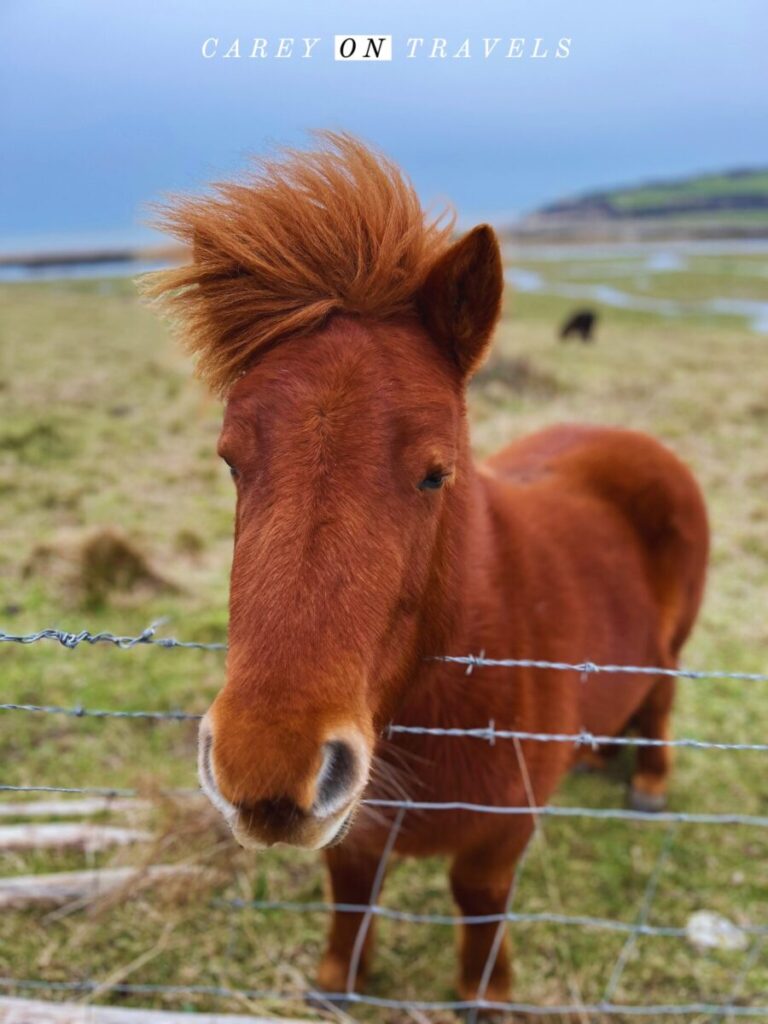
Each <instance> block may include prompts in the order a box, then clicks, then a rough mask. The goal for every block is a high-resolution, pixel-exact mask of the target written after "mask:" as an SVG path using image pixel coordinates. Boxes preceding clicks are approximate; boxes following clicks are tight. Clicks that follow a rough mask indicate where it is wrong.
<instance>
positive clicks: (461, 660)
mask: <svg viewBox="0 0 768 1024" xmlns="http://www.w3.org/2000/svg"><path fill="white" fill-rule="evenodd" d="M160 625H161V622H154V623H152V624H151V625H150V626H148V627H147V628H146V629H145V630H143V631H142V632H141V633H139V634H137V635H135V636H123V635H118V634H115V633H111V632H106V631H105V632H92V631H90V630H87V629H85V630H81V631H79V632H77V633H72V632H67V631H64V630H59V629H44V630H39V631H37V632H34V633H26V634H12V633H7V632H0V643H1V642H6V643H16V644H21V645H29V644H34V643H38V642H44V641H49V642H54V643H58V644H60V645H61V646H63V647H65V648H67V649H69V650H73V649H75V648H77V647H79V646H80V645H81V644H86V645H89V646H95V645H99V644H106V645H110V646H112V647H114V648H117V649H120V650H130V649H133V648H136V647H140V646H156V647H161V648H165V649H177V648H187V649H194V650H209V651H224V650H226V647H227V645H226V644H224V643H203V642H198V641H182V640H177V639H176V638H174V637H158V636H157V635H156V633H157V629H158V627H159V626H160ZM429 660H436V661H441V662H445V663H452V664H457V665H463V666H466V672H467V674H468V675H469V674H471V673H472V672H473V671H474V670H475V668H486V667H487V668H494V667H503V668H529V669H542V670H549V671H566V672H573V673H576V674H577V675H578V676H579V677H580V678H581V679H582V681H583V680H585V679H586V678H587V677H588V676H589V675H590V674H597V673H603V674H635V675H637V674H639V675H656V676H667V677H677V678H685V679H694V680H703V679H716V680H733V681H740V682H764V681H768V675H766V674H762V673H748V672H726V671H720V670H714V671H709V670H707V671H702V670H690V669H673V668H665V667H652V666H637V665H600V664H596V663H593V662H589V661H585V662H578V663H570V662H558V661H545V660H533V659H493V658H487V657H486V656H485V653H484V652H483V653H481V654H480V655H472V654H470V655H466V656H452V655H445V656H436V657H434V658H433V659H429ZM0 710H5V711H21V712H30V713H37V714H55V715H64V716H67V717H73V718H94V719H112V718H114V719H121V718H122V719H127V720H139V719H145V720H152V721H176V722H184V721H198V720H199V719H200V718H201V717H202V715H201V714H199V713H197V712H189V711H184V710H174V709H168V710H160V709H157V710H130V709H128V710H122V709H101V708H88V707H84V706H83V705H77V706H74V707H64V706H58V705H43V704H31V703H5V704H0ZM396 734H402V735H423V736H434V737H438V736H440V737H445V738H451V737H459V738H472V739H480V740H483V741H485V742H488V743H489V744H494V743H495V742H496V741H497V740H513V741H515V742H516V743H519V742H520V741H529V742H547V743H553V742H555V743H568V744H573V745H574V746H576V747H584V746H586V747H591V748H600V747H604V746H610V745H617V746H626V747H677V748H687V749H697V750H721V751H727V750H732V751H762V752H766V751H768V743H749V742H721V741H710V740H702V739H695V738H689V737H685V738H680V739H674V740H666V739H656V738H646V737H627V736H618V737H616V736H601V735H599V734H594V733H592V732H590V731H589V730H586V729H581V730H580V731H578V732H573V733H565V732H563V733H544V732H532V731H523V730H512V729H499V728H497V727H496V725H495V723H494V722H493V721H490V722H489V723H488V725H487V726H481V727H473V728H459V727H438V726H418V725H405V724H399V723H391V724H390V725H389V726H388V727H387V729H385V730H384V735H385V736H387V737H388V738H391V737H392V736H393V735H396ZM0 792H8V793H32V792H37V793H61V794H88V795H99V796H103V797H135V796H138V795H139V794H138V792H137V791H136V790H133V789H126V788H119V787H96V786H84V787H78V786H27V785H13V784H4V785H0ZM193 792H196V791H193V790H170V791H168V793H167V794H162V795H171V796H179V795H182V794H189V793H193ZM531 802H532V801H531ZM363 804H364V805H366V806H368V807H371V808H379V809H389V810H392V811H395V812H396V814H395V815H394V818H393V822H392V831H391V832H390V838H389V840H388V843H387V846H386V848H385V850H386V852H388V851H389V850H391V848H392V847H393V845H394V837H395V835H396V833H397V830H398V829H399V827H400V825H401V824H402V822H403V820H404V817H405V815H406V814H408V813H425V812H430V813H431V812H438V811H449V812H462V813H482V814H497V815H498V814H502V815H525V816H529V817H533V818H534V819H537V820H538V819H539V818H574V817H579V818H591V819H597V820H618V821H627V822H654V823H665V824H668V826H669V831H668V836H667V841H666V844H665V846H664V847H663V848H662V852H661V853H660V855H659V859H658V861H657V863H656V866H655V868H654V871H653V872H652V874H651V876H650V877H649V880H648V884H647V887H646V890H645V894H644V898H643V902H642V904H641V907H640V912H639V914H638V916H637V919H636V920H635V921H634V922H627V921H619V920H611V919H609V918H600V917H595V916H591V915H572V914H564V913H555V912H521V911H512V910H511V909H510V908H509V906H507V909H506V911H505V912H503V913H495V914H481V915H474V916H466V915H465V916H462V915H449V914H426V913H413V912H409V911H403V910H399V909H397V908H388V907H383V906H381V905H380V904H379V902H378V896H379V892H378V889H377V885H376V884H374V887H373V891H372V892H371V896H370V899H369V902H368V903H366V904H344V903H322V902H311V901H310V902H303V903H302V902H296V901H269V900H216V901H214V905H218V906H228V907H230V908H232V909H236V908H238V909H243V910H244V909H253V910H255V911H261V912H268V911H271V910H283V911H295V912H303V913H310V912H320V911H322V912H338V913H354V914H358V915H361V918H362V921H363V926H362V927H361V928H360V930H359V931H358V937H357V942H356V945H355V955H354V956H353V959H352V961H351V965H350V972H349V978H348V984H347V986H346V991H344V992H339V993H327V992H314V991H310V992H302V993H296V994H294V993H290V992H280V991H270V990H247V989H246V990H237V989H230V988H228V987H226V986H219V985H189V986H176V985H153V984H125V983H117V984H109V983H108V982H98V981H96V980H94V979H84V980H80V981H68V982H49V981H45V980H42V979H15V978H0V987H2V988H5V989H32V990H46V991H69V992H98V993H101V992H104V991H111V992H115V993H122V994H165V995H178V996H182V995H183V996H192V995H199V996H208V997H212V998H233V999H251V1000H272V999H275V1000H286V999H288V1000H291V999H305V998H307V997H309V998H310V999H313V1000H315V1001H316V1002H317V1003H318V1005H324V1004H325V1005H328V1004H329V1003H334V1004H348V1005H353V1004H359V1005H367V1006H372V1007H380V1008H387V1009H406V1010H408V1009H410V1010H436V1011H439V1010H453V1011H458V1012H461V1011H470V1012H471V1015H474V1014H475V1013H476V1011H478V1010H491V1011H499V1012H510V1013H523V1014H528V1015H531V1016H562V1017H572V1016H581V1017H583V1015H584V1014H585V1013H586V1014H589V1013H594V1014H603V1015H606V1016H626V1017H630V1016H655V1017H660V1016H664V1017H666V1016H669V1017H681V1016H700V1015H705V1016H707V1017H709V1018H710V1019H715V1018H723V1017H726V1018H728V1019H731V1018H735V1017H750V1018H761V1017H762V1018H763V1019H766V1018H768V1006H766V1007H762V1006H747V1005H743V1004H742V1003H738V1004H737V1003H736V1002H735V999H736V995H737V994H738V986H736V987H734V992H733V993H732V995H731V999H730V1001H729V1002H719V1003H718V1002H715V1003H707V1002H695V1003H679V1004H658V1005H639V1004H638V1005H632V1004H623V1003H617V1002H615V1001H614V999H613V997H614V993H615V991H616V988H617V987H618V983H619V980H620V978H621V976H622V973H623V971H624V968H625V966H626V964H627V963H628V961H629V958H630V956H631V955H632V953H633V951H634V949H635V945H636V942H637V940H638V939H639V938H640V937H645V936H658V937H676V938H681V937H685V936H687V934H688V933H687V930H686V929H685V928H682V927H679V926H674V925H669V924H649V923H648V920H647V919H648V915H649V912H650V908H651V903H652V901H653V898H654V895H655V890H656V886H657V882H658V877H659V873H660V871H661V870H662V866H663V863H664V859H665V858H666V856H667V855H668V851H669V842H670V841H671V836H672V834H673V833H672V830H673V829H674V828H676V827H677V825H678V824H695V825H744V826H753V827H760V828H765V827H768V816H765V815H751V814H742V813H725V814H716V813H697V812H675V811H661V812H653V813H649V812H643V811H635V810H629V809H624V808H597V807H571V806H557V805H548V806H543V807H538V806H531V805H525V806H516V805H495V804H480V803H471V802H467V801H461V800H454V801H445V802H431V801H419V800H410V799H402V800H388V799H376V798H371V799H367V800H364V801H363ZM664 851H666V852H664ZM385 866H386V855H384V856H383V857H382V860H381V862H380V865H379V871H378V872H377V879H379V876H381V878H383V871H384V868H385ZM380 887H381V886H380V884H379V885H378V888H380ZM374 917H382V918H388V919H390V920H396V921H403V922H408V923H425V924H440V925H456V924H462V925H482V924H498V925H499V926H500V927H501V925H503V924H506V923H538V924H549V925H558V926H573V927H585V928H595V929H602V930H606V931H612V932H618V933H621V934H624V935H625V936H626V941H625V944H624V946H623V947H622V949H621V951H620V953H619V957H618V959H617V961H616V964H615V965H614V968H613V971H612V972H611V975H610V978H609V980H608V985H607V988H606V990H605V993H604V996H603V999H602V1000H601V1001H599V1002H595V1003H593V1004H591V1005H588V1004H584V1003H582V1002H574V1003H571V1004H564V1005H559V1006H558V1005H556V1006H545V1005H541V1004H530V1003H524V1002H509V1003H499V1002H493V1001H489V1000H486V999H482V998H477V999H475V1000H407V999H395V998H384V997H378V996H369V995H361V994H359V993H356V992H354V991H353V985H352V982H353V980H354V976H355V973H356V958H357V959H358V960H359V958H360V955H361V952H362V944H363V942H364V939H365V932H366V930H367V928H368V926H369V925H370V923H371V921H372V920H373V918H374ZM740 930H741V931H742V932H743V933H744V934H745V935H752V936H755V945H754V946H753V949H759V948H760V945H759V944H761V943H762V942H763V941H764V940H765V938H766V936H768V927H763V926H760V925H746V926H743V927H741V928H740ZM489 955H490V954H489ZM487 966H488V965H487ZM746 969H747V968H746V967H745V968H744V970H746ZM577 998H578V993H577Z"/></svg>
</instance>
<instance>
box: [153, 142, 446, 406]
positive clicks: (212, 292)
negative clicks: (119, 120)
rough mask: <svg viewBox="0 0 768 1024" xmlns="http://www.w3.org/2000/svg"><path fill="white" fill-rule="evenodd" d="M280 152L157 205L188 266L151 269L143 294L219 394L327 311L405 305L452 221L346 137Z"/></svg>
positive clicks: (407, 308)
mask: <svg viewBox="0 0 768 1024" xmlns="http://www.w3.org/2000/svg"><path fill="white" fill-rule="evenodd" d="M320 138H321V143H322V145H321V148H319V149H317V150H315V151H313V152H301V151H295V150H285V151H283V152H282V154H281V158H280V159H264V160H260V161H259V162H258V164H257V166H256V169H255V171H253V172H252V173H251V174H250V175H248V176H247V177H245V178H244V179H241V180H239V181H234V182H226V183H223V184H218V185H216V186H215V188H214V192H213V194H212V195H209V196H207V197H181V198H178V199H175V200H172V201H171V202H170V203H169V204H168V205H167V206H164V207H163V208H162V209H161V221H160V226H162V227H163V228H164V229H165V230H167V231H169V232H170V233H171V234H173V235H174V236H175V237H176V238H178V239H180V240H181V241H183V242H185V243H186V244H187V245H188V246H189V247H190V249H191V251H192V262H191V263H190V264H189V265H187V266H183V267H180V268H176V269H172V270H166V271H162V272H159V273H157V274H152V275H149V276H148V278H147V279H146V282H145V284H144V286H143V290H144V292H145V293H146V294H148V295H150V296H151V297H153V298H156V299H158V300H159V302H160V304H161V305H162V306H163V307H164V308H165V309H167V310H168V311H169V312H170V313H171V315H172V316H173V317H174V318H177V319H178V320H179V321H180V327H181V328H182V337H183V343H184V345H185V347H186V348H187V349H189V350H190V351H191V352H193V353H194V354H195V355H196V356H197V373H198V375H199V376H200V377H202V378H203V380H205V381H206V382H207V384H208V385H209V386H210V387H211V388H212V389H213V390H214V391H215V392H217V393H219V394H222V395H225V394H226V393H227V391H228V390H229V388H230V387H231V386H232V384H233V383H234V382H235V380H237V378H238V377H240V376H242V374H243V373H244V372H245V371H246V370H247V369H248V367H249V365H250V364H251V363H252V362H253V359H254V357H255V356H256V355H257V354H258V353H259V352H261V351H263V350H264V349H265V347H267V346H271V345H273V344H275V343H276V342H278V341H280V340H282V339H283V338H284V337H286V336H287V335H296V334H305V333H307V332H309V331H312V330H315V329H317V328H318V327H319V326H320V325H321V324H322V323H323V321H324V320H326V318H327V317H328V316H329V315H331V314H332V313H334V312H337V311H339V312H340V311H344V312H348V313H353V314H360V315H364V316H367V317H371V318H375V319H378V320H383V319H390V318H393V317H398V316H402V315H408V314H410V313H412V312H413V310H414V306H415V297H416V294H417V292H418V290H419V288H420V286H421V284H422V283H423V281H424V278H425V277H426V274H427V272H428V271H429V269H430V266H431V265H432V264H433V263H434V261H435V259H436V258H437V257H438V256H439V255H440V254H441V253H442V252H443V251H444V250H445V248H446V246H447V245H448V242H449V240H450V235H451V230H452V218H450V217H448V218H446V217H445V216H441V217H438V218H436V219H435V220H429V219H428V218H427V216H426V215H425V213H424V211H423V210H422V207H421V204H420V202H419V199H418V196H417V195H416V192H415V190H414V188H413V186H412V185H411V183H410V182H409V181H408V180H407V179H406V178H405V177H404V176H403V174H402V173H401V172H400V170H399V169H398V167H397V166H396V165H395V164H394V163H392V162H391V161H390V160H388V159H387V158H385V157H384V156H382V155H380V154H378V153H375V152H374V151H372V150H371V149H369V148H368V147H366V146H365V145H363V144H362V143H361V142H359V141H358V140H356V139H354V138H352V137H351V136H349V135H346V134H336V133H332V132H323V133H321V135H320Z"/></svg>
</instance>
